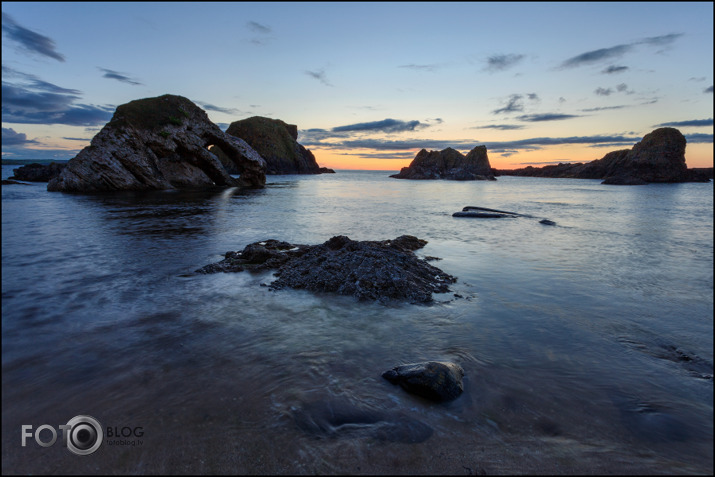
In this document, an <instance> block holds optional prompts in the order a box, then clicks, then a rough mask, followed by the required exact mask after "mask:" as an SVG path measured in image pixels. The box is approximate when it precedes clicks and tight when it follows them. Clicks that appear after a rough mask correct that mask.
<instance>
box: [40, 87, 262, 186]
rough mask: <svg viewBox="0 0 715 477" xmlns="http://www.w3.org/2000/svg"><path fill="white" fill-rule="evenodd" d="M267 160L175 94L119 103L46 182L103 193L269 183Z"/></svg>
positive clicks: (186, 100)
mask: <svg viewBox="0 0 715 477" xmlns="http://www.w3.org/2000/svg"><path fill="white" fill-rule="evenodd" d="M212 145H215V146H218V147H219V148H220V149H221V151H223V152H224V153H225V154H226V156H227V157H228V158H230V160H231V161H232V163H233V164H235V166H236V167H237V169H238V170H239V173H240V178H239V179H234V178H233V177H231V175H230V174H229V173H228V172H227V171H226V169H225V168H224V166H223V165H222V164H221V162H220V161H219V159H218V158H217V157H216V155H215V154H213V153H211V152H210V151H209V150H208V148H209V146H212ZM265 170H266V164H265V161H264V160H263V158H261V156H260V155H259V154H258V153H257V152H256V151H254V150H253V149H252V148H251V147H250V146H249V145H248V144H246V143H245V141H242V140H241V139H238V138H235V137H233V136H230V135H228V134H226V133H224V132H223V131H221V129H220V128H219V127H218V126H217V125H215V124H214V123H212V122H211V121H210V120H209V118H208V116H207V115H206V112H205V111H204V110H202V109H201V108H199V107H198V106H196V105H195V104H194V103H192V102H191V101H190V100H188V99H186V98H184V97H181V96H175V95H169V94H167V95H164V96H159V97H155V98H145V99H139V100H135V101H131V102H129V103H126V104H123V105H121V106H119V107H117V109H116V111H115V112H114V116H113V117H112V119H111V120H110V121H109V122H108V123H107V124H106V125H105V126H104V127H103V128H102V130H101V131H100V132H99V133H98V134H97V135H96V136H94V138H92V142H91V144H90V145H89V146H87V147H85V148H84V149H82V151H80V153H79V154H78V155H77V156H75V157H74V158H73V159H71V160H70V161H69V162H68V163H67V166H66V167H65V168H64V170H63V171H62V172H61V173H60V175H59V176H58V177H56V178H54V179H52V180H50V182H49V183H48V185H47V190H49V191H63V192H102V191H114V190H160V189H181V188H194V187H210V186H246V187H255V188H261V187H264V185H265V182H266V178H265Z"/></svg>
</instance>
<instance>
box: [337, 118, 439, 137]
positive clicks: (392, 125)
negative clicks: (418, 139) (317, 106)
mask: <svg viewBox="0 0 715 477" xmlns="http://www.w3.org/2000/svg"><path fill="white" fill-rule="evenodd" d="M421 126H422V127H426V125H425V124H422V123H420V122H419V121H417V120H413V121H400V120H397V119H389V118H388V119H383V120H381V121H371V122H367V123H356V124H348V125H346V126H338V127H334V128H333V129H332V131H333V132H350V131H371V132H378V131H379V132H387V133H395V132H405V131H414V130H415V129H416V128H419V127H421Z"/></svg>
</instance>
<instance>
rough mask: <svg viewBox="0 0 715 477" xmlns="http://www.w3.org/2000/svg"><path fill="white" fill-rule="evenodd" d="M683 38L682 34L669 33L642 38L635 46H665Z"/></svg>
mask: <svg viewBox="0 0 715 477" xmlns="http://www.w3.org/2000/svg"><path fill="white" fill-rule="evenodd" d="M681 36H683V34H682V33H669V34H668V35H661V36H652V37H650V38H643V39H642V40H640V41H638V42H636V43H635V44H639V43H642V44H647V45H651V46H667V45H670V44H671V43H673V42H674V41H675V40H677V39H678V38H680V37H681Z"/></svg>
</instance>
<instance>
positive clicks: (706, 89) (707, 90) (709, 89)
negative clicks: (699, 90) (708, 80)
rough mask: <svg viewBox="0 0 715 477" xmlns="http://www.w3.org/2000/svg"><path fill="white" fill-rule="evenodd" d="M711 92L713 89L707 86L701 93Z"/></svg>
mask: <svg viewBox="0 0 715 477" xmlns="http://www.w3.org/2000/svg"><path fill="white" fill-rule="evenodd" d="M712 92H713V87H712V85H710V86H708V87H707V88H705V89H704V90H703V93H712Z"/></svg>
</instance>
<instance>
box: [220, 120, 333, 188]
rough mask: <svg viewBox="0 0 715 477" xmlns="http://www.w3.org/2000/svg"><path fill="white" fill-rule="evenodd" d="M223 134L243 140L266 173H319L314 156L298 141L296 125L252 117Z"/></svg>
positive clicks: (327, 170)
mask: <svg viewBox="0 0 715 477" xmlns="http://www.w3.org/2000/svg"><path fill="white" fill-rule="evenodd" d="M226 134H229V135H231V136H234V137H238V138H241V139H242V140H244V141H246V143H248V144H249V145H250V146H251V147H252V148H253V149H255V150H256V152H258V154H260V155H261V157H263V159H265V161H266V174H321V173H324V172H335V171H333V170H332V169H328V168H326V167H320V166H319V165H318V163H317V162H316V160H315V156H313V153H312V152H310V151H309V150H308V149H306V148H305V147H303V146H302V145H301V144H299V143H298V127H297V126H296V125H295V124H286V123H285V122H283V121H281V120H280V119H270V118H264V117H262V116H253V117H251V118H247V119H242V120H240V121H235V122H233V123H231V125H230V126H229V127H228V129H226Z"/></svg>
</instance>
